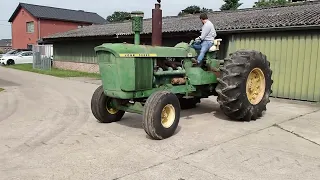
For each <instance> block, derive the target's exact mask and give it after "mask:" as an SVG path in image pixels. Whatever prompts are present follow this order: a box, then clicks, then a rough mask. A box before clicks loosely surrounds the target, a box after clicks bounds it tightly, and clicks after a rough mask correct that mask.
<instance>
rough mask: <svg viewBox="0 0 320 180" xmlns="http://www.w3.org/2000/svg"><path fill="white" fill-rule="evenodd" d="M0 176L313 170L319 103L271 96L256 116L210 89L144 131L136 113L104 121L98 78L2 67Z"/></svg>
mask: <svg viewBox="0 0 320 180" xmlns="http://www.w3.org/2000/svg"><path fill="white" fill-rule="evenodd" d="M0 87H4V88H5V89H6V91H4V92H1V93H0V177H1V178H0V179H10V180H12V179H23V180H27V179H41V180H44V179H50V180H51V179H75V180H80V179H86V180H88V179H94V180H99V179H101V180H102V179H104V180H105V179H121V180H122V179H123V180H125V179H126V180H133V179H147V180H151V179H152V180H153V179H159V180H160V179H161V180H191V179H194V180H198V179H203V180H209V179H236V180H238V179H245V180H248V179H254V180H257V179H273V180H274V179H281V180H284V179H297V180H301V179H304V180H306V179H319V177H320V145H319V144H320V121H319V117H320V111H319V110H320V107H319V106H317V105H311V104H308V103H301V102H300V103H297V102H294V101H284V100H276V99H272V103H271V104H270V105H269V106H268V112H267V113H266V114H265V116H264V117H263V118H262V119H259V120H257V121H255V122H250V123H247V122H245V123H243V122H234V121H229V120H227V118H226V117H225V116H224V115H223V114H222V113H221V112H220V110H219V107H218V104H217V103H216V100H215V98H210V99H206V100H204V101H203V103H202V104H200V105H199V106H198V108H196V109H193V110H188V111H184V112H183V114H182V119H181V123H180V126H179V128H178V131H177V134H176V135H175V136H173V137H171V138H169V139H167V140H163V141H154V140H151V139H149V138H148V137H147V136H146V134H145V132H144V130H143V129H142V126H141V116H140V115H136V114H130V113H127V114H126V115H125V116H124V119H123V120H122V121H120V122H118V123H113V124H100V123H98V122H97V121H96V120H95V119H94V117H93V115H92V114H91V111H90V100H91V96H92V93H93V92H94V90H95V89H96V88H97V87H98V85H96V84H90V83H84V82H81V81H77V80H66V79H60V78H56V77H51V76H45V75H38V74H34V73H29V72H23V71H18V70H13V69H6V68H1V67H0Z"/></svg>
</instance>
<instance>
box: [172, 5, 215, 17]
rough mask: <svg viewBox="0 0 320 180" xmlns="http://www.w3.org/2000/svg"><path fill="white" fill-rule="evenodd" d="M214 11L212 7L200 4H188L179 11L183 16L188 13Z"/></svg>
mask: <svg viewBox="0 0 320 180" xmlns="http://www.w3.org/2000/svg"><path fill="white" fill-rule="evenodd" d="M210 12H213V10H212V9H207V8H204V7H203V8H202V9H201V8H200V7H199V6H195V5H193V6H188V7H187V8H185V9H183V10H182V11H180V12H179V14H178V16H183V15H186V14H199V13H210Z"/></svg>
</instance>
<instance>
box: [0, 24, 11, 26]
mask: <svg viewBox="0 0 320 180" xmlns="http://www.w3.org/2000/svg"><path fill="white" fill-rule="evenodd" d="M0 26H11V25H8V24H0Z"/></svg>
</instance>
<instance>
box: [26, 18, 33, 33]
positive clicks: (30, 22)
mask: <svg viewBox="0 0 320 180" xmlns="http://www.w3.org/2000/svg"><path fill="white" fill-rule="evenodd" d="M27 33H34V21H29V22H27Z"/></svg>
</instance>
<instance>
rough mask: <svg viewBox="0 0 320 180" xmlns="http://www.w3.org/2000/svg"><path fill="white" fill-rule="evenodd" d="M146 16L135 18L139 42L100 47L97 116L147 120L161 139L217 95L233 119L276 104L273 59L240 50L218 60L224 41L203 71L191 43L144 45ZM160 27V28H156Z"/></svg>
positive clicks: (147, 129)
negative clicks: (195, 61) (137, 116)
mask: <svg viewBox="0 0 320 180" xmlns="http://www.w3.org/2000/svg"><path fill="white" fill-rule="evenodd" d="M142 22H143V13H142V12H133V13H132V30H133V32H134V33H135V43H134V44H128V43H106V44H102V45H100V46H98V47H96V48H95V52H96V55H97V59H98V64H99V68H100V74H101V77H102V86H100V87H98V88H97V90H96V91H95V92H94V94H93V96H92V101H91V108H92V113H93V115H94V116H95V118H96V119H97V120H99V121H100V122H102V123H113V122H117V121H120V120H121V118H122V117H123V116H124V114H125V112H130V113H138V114H141V115H142V126H143V128H144V130H145V132H146V133H147V134H148V135H149V136H150V137H151V138H152V139H155V140H162V139H166V138H169V137H171V136H172V135H173V134H174V133H175V131H176V128H177V126H178V124H179V119H180V111H181V109H189V108H193V107H195V106H196V104H198V103H200V102H201V101H200V100H201V99H203V98H208V97H209V96H217V101H218V103H219V104H220V108H221V111H222V112H223V113H224V114H225V115H226V116H227V117H229V118H230V119H233V120H239V121H251V120H256V119H258V118H259V117H261V116H262V113H263V111H265V110H266V106H267V104H268V103H269V102H270V100H269V95H270V93H271V85H272V83H273V81H272V79H271V74H272V71H271V69H270V63H269V61H268V60H267V57H266V56H265V55H264V54H262V53H261V52H258V51H255V50H238V51H236V52H234V53H232V54H230V55H229V57H227V58H226V59H224V60H219V59H217V51H218V50H219V45H220V43H221V39H216V40H215V41H214V45H213V46H212V47H211V49H210V50H209V52H207V54H206V57H205V59H204V62H205V63H204V65H203V67H198V66H197V67H195V66H194V65H193V63H192V58H196V57H197V55H198V54H199V52H197V51H196V50H195V49H193V48H192V46H191V45H192V44H193V41H191V42H190V43H185V42H181V43H179V44H177V45H175V46H174V47H163V46H152V45H150V46H149V45H140V32H141V31H142V28H143V25H142ZM153 28H154V27H153Z"/></svg>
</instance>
